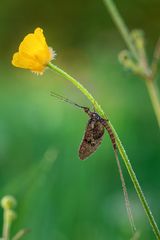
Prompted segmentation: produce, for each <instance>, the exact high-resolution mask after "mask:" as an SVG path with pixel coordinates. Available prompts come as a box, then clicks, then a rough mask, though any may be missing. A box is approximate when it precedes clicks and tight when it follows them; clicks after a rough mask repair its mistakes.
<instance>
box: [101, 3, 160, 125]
mask: <svg viewBox="0 0 160 240" xmlns="http://www.w3.org/2000/svg"><path fill="white" fill-rule="evenodd" d="M103 1H104V3H105V5H106V7H107V9H108V11H109V12H110V14H111V17H112V19H113V21H114V23H115V24H116V26H117V28H118V30H119V32H120V33H121V35H122V37H123V39H124V41H125V43H126V45H127V47H128V48H129V50H130V51H131V53H132V54H133V56H134V58H135V59H136V60H137V62H138V63H140V61H141V59H140V58H139V56H138V53H137V51H136V48H135V46H134V44H133V42H132V39H131V35H130V33H129V30H128V28H127V26H126V24H125V22H124V20H123V19H122V17H121V15H120V13H119V11H118V9H117V7H116V6H115V4H114V2H113V1H112V0H103ZM146 72H147V73H148V72H150V69H149V68H148V66H147V69H144V73H146ZM150 78H152V74H151V77H150ZM144 79H145V82H146V85H147V89H148V93H149V95H150V99H151V103H152V106H153V109H154V112H155V116H156V118H157V122H158V125H159V127H160V99H159V96H158V89H156V86H155V84H154V83H153V80H154V79H152V80H151V79H147V77H146V78H144ZM151 81H152V83H151Z"/></svg>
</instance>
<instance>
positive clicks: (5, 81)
mask: <svg viewBox="0 0 160 240" xmlns="http://www.w3.org/2000/svg"><path fill="white" fill-rule="evenodd" d="M115 2H116V4H117V6H118V8H119V10H120V12H121V13H122V15H123V17H124V18H125V21H126V23H127V24H128V26H129V28H130V29H132V28H141V29H143V30H144V31H145V32H146V44H147V49H148V55H149V58H151V56H152V52H153V49H154V45H155V43H156V41H157V39H158V37H159V35H160V31H159V30H160V27H159V26H160V15H159V9H160V1H159V0H152V1H149V0H134V1H125V0H121V1H118V0H117V1H115ZM0 20H1V21H0V36H1V37H0V59H1V60H0V76H1V77H0V81H1V87H0V109H1V110H0V112H1V114H0V184H1V185H0V186H1V188H0V189H1V190H0V197H2V196H3V195H5V194H13V195H14V196H15V197H16V199H17V201H18V207H17V214H18V218H17V220H16V221H15V222H14V225H13V228H12V234H15V233H16V231H17V230H18V229H20V228H23V227H28V228H30V229H31V232H30V234H28V236H26V237H25V239H30V240H35V239H39V240H41V239H42V240H44V239H55V240H75V239H76V240H81V239H84V240H104V239H108V240H112V239H113V240H121V239H130V236H131V230H130V226H129V223H128V219H127V214H126V210H125V207H124V199H123V193H122V189H121V183H120V179H119V174H118V170H117V166H116V162H115V158H114V154H113V150H112V146H111V143H110V140H109V137H108V136H107V134H106V136H105V138H104V141H103V143H102V145H101V146H100V148H99V149H98V150H97V152H96V153H95V154H94V155H93V156H91V157H90V158H89V159H87V160H86V161H80V160H79V158H78V154H77V152H78V147H79V144H80V142H81V139H82V136H83V133H84V129H85V126H86V123H87V120H88V118H87V116H86V115H85V114H84V113H83V111H81V110H79V109H76V108H75V107H73V106H70V105H69V104H66V103H63V102H60V101H58V100H57V99H54V98H53V97H51V96H50V94H49V91H50V90H53V91H54V92H56V93H59V94H61V95H63V96H66V97H69V98H70V99H72V100H73V101H75V102H77V103H79V104H81V105H84V106H89V107H91V106H90V105H89V103H88V101H87V100H86V99H85V98H84V96H83V95H82V94H81V93H80V92H79V91H78V90H77V89H75V88H74V86H72V85H71V84H70V83H69V82H67V81H66V80H65V79H63V78H61V77H59V76H57V75H56V74H55V73H54V72H51V71H50V70H48V71H46V72H45V73H44V74H43V76H36V75H34V74H32V73H31V72H29V71H26V70H23V69H18V68H17V69H16V68H14V67H13V66H11V58H12V54H13V53H14V52H15V51H17V49H18V45H19V43H20V42H21V40H22V39H23V37H24V36H25V35H26V34H27V33H30V32H33V30H34V29H35V28H36V27H38V26H40V27H42V28H43V29H44V33H45V36H46V38H47V42H48V44H49V46H52V47H53V49H54V50H55V51H56V53H57V57H56V60H55V61H54V63H55V64H56V65H58V66H60V67H62V68H63V69H64V70H65V71H67V72H68V73H69V74H71V75H72V76H74V77H76V78H77V79H79V81H80V82H81V83H82V84H84V86H86V87H87V88H88V90H89V91H90V92H91V93H92V94H93V95H94V96H95V97H96V99H97V100H98V101H99V103H100V104H101V105H102V107H103V109H104V110H105V112H106V113H107V114H108V117H109V119H110V120H111V121H112V123H113V125H114V127H115V128H116V130H117V132H118V134H119V136H120V138H121V140H122V142H123V144H124V146H125V148H126V151H127V153H128V155H129V158H130V160H131V162H132V164H133V167H134V169H135V171H136V174H137V176H138V179H139V181H140V183H141V186H142V189H143V190H144V193H145V195H146V198H147V200H148V202H149V204H150V206H151V209H152V211H153V213H154V216H155V218H156V220H157V223H158V224H159V225H160V204H159V202H160V181H159V168H160V161H159V160H160V153H159V142H160V138H159V129H158V125H157V122H156V119H155V116H154V112H153V109H152V106H151V103H150V99H149V96H148V94H147V91H146V88H145V85H144V82H143V81H142V80H140V79H139V78H138V77H136V76H133V75H132V74H131V73H130V72H128V71H126V70H124V69H123V68H122V67H121V66H120V64H119V62H118V59H117V56H118V53H119V52H120V50H122V49H124V48H126V46H125V44H124V42H123V40H122V38H121V36H120V34H119V32H118V30H117V29H116V27H115V25H114V24H113V22H112V20H111V18H110V16H109V14H108V12H107V10H106V8H105V6H104V4H103V2H102V1H98V0H86V1H84V0H83V1H82V0H76V1H74V0H68V1H58V0H46V1H42V0H39V1H35V0H32V1H31V0H28V1H24V0H15V1H10V0H6V1H2V3H1V8H0ZM122 166H123V164H122ZM123 170H124V175H125V178H126V183H127V187H128V192H129V196H130V200H131V205H132V209H133V214H134V217H135V222H136V226H137V229H138V230H139V232H140V234H141V235H140V239H145V240H149V239H155V238H154V235H153V233H152V230H151V227H150V226H149V223H148V220H147V219H146V217H145V214H144V211H143V209H142V207H141V205H140V203H139V200H138V198H137V196H136V194H135V190H134V188H133V186H132V183H131V181H130V179H129V177H128V174H127V172H126V170H125V168H124V166H123ZM0 214H1V215H0V226H2V210H0Z"/></svg>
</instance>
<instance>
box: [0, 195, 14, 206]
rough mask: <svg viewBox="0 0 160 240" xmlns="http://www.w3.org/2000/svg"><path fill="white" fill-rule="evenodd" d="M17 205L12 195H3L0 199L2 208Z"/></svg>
mask: <svg viewBox="0 0 160 240" xmlns="http://www.w3.org/2000/svg"><path fill="white" fill-rule="evenodd" d="M16 205H17V202H16V199H15V198H14V197H13V196H10V195H8V196H4V197H3V198H2V199H1V206H2V208H4V209H12V208H14V207H15V206H16Z"/></svg>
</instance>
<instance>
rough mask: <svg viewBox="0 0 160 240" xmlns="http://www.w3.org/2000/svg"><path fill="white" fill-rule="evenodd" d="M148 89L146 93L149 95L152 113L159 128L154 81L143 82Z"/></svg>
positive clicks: (157, 103) (159, 111)
mask: <svg viewBox="0 0 160 240" xmlns="http://www.w3.org/2000/svg"><path fill="white" fill-rule="evenodd" d="M145 82H146V86H147V89H148V93H149V95H150V99H151V101H152V105H153V107H154V112H155V115H156V118H157V121H158V125H159V127H160V102H159V98H158V89H157V87H156V85H155V83H154V81H147V80H146V81H145Z"/></svg>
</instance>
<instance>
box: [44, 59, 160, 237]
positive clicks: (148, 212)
mask: <svg viewBox="0 0 160 240" xmlns="http://www.w3.org/2000/svg"><path fill="white" fill-rule="evenodd" d="M48 67H49V68H51V69H52V70H54V71H55V72H56V73H58V74H59V75H61V76H62V77H64V78H65V79H67V80H69V81H70V82H72V83H73V84H74V85H75V87H77V88H78V89H79V90H80V91H81V92H82V93H83V94H84V95H85V96H86V97H87V98H88V100H89V101H90V102H91V103H92V104H93V106H94V107H95V109H96V111H97V112H98V113H99V114H100V115H101V116H102V117H103V118H105V119H106V120H108V118H107V117H106V115H105V113H104V111H103V109H102V108H101V106H100V105H99V104H98V102H97V101H96V100H95V99H94V97H93V96H92V95H91V93H89V91H88V90H87V89H86V88H85V87H84V86H83V85H82V84H81V83H79V82H78V81H77V80H76V79H75V78H73V77H72V76H70V75H69V74H68V73H66V72H65V71H63V70H62V69H60V68H59V67H57V66H55V65H53V64H52V63H49V64H48ZM108 124H109V126H110V128H111V129H112V131H113V133H114V136H115V139H116V143H117V146H118V149H119V152H120V155H121V157H122V159H123V161H124V164H125V166H126V168H127V171H128V173H129V176H130V178H131V180H132V182H133V185H134V188H135V190H136V192H137V195H138V197H139V199H140V202H141V204H142V206H143V208H144V210H145V212H146V215H147V217H148V220H149V222H150V225H151V226H152V229H153V232H154V234H155V236H156V238H157V239H159V240H160V232H159V229H158V226H157V224H156V221H155V220H154V217H153V215H152V212H151V210H150V208H149V205H148V203H147V201H146V199H145V196H144V194H143V191H142V189H141V186H140V184H139V182H138V179H137V177H136V174H135V172H134V170H133V168H132V165H131V163H130V161H129V158H128V156H127V154H126V151H125V149H124V147H123V145H122V143H121V140H120V139H119V136H118V134H117V132H116V130H115V129H114V127H113V126H112V124H111V122H110V121H108Z"/></svg>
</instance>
